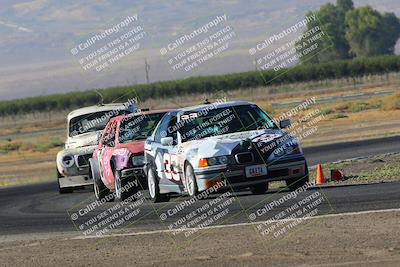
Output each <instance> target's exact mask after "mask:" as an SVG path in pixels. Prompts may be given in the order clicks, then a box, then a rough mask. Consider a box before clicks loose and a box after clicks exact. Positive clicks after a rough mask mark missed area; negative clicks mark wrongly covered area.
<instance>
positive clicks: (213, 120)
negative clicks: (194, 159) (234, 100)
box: [178, 105, 277, 142]
mask: <svg viewBox="0 0 400 267" xmlns="http://www.w3.org/2000/svg"><path fill="white" fill-rule="evenodd" d="M180 118H181V122H180V123H179V126H180V127H178V128H179V132H180V134H181V137H182V142H187V141H191V140H195V139H201V138H205V137H210V136H215V135H222V134H228V133H236V132H243V131H251V130H257V129H263V128H264V129H271V128H277V126H276V125H275V123H274V122H273V121H272V119H271V118H270V117H269V116H268V115H267V114H266V113H265V112H264V111H262V110H261V109H260V108H259V107H258V106H256V105H242V106H233V107H224V108H218V109H211V110H209V111H207V112H193V111H188V112H185V113H184V114H182V115H181V116H180Z"/></svg>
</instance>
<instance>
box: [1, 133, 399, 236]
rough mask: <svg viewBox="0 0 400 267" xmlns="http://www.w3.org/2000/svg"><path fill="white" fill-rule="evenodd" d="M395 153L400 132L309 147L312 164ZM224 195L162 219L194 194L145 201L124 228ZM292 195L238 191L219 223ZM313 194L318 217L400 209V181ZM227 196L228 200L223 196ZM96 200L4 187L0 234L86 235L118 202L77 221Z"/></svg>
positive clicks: (48, 188) (171, 219)
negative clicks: (92, 223)
mask: <svg viewBox="0 0 400 267" xmlns="http://www.w3.org/2000/svg"><path fill="white" fill-rule="evenodd" d="M391 152H400V136H399V137H390V138H382V139H375V140H366V141H357V142H349V143H340V144H335V145H326V146H319V147H310V148H307V149H305V154H306V158H307V159H308V161H309V166H312V165H315V164H317V163H324V162H331V161H337V160H343V159H348V158H355V157H363V156H369V155H374V154H383V153H391ZM222 194H223V193H219V194H214V195H212V196H211V197H209V198H208V199H206V200H199V201H196V202H194V203H193V204H190V205H188V206H186V207H185V208H184V209H183V210H180V211H179V212H178V213H177V214H174V215H173V216H172V215H171V216H167V218H166V219H165V220H164V221H163V220H161V219H160V214H168V211H171V210H172V209H174V208H176V206H177V205H179V204H180V203H182V202H183V201H185V200H189V198H188V197H174V198H171V201H170V202H168V203H158V204H152V203H150V202H149V201H148V200H145V201H144V203H141V204H140V205H139V206H137V207H135V209H136V211H139V210H140V211H139V214H137V215H136V216H134V217H133V219H132V220H128V221H126V222H125V223H124V224H123V225H121V226H120V227H119V228H121V229H128V230H129V231H152V230H163V229H168V226H169V225H171V224H173V223H176V222H177V221H178V220H179V219H180V218H183V217H185V216H186V215H188V214H190V213H192V212H193V211H195V210H198V208H201V207H204V205H205V204H206V203H211V201H212V200H214V199H215V200H218V198H220V199H221V197H222ZM288 194H289V191H287V190H283V191H279V192H278V191H277V190H270V191H268V193H266V194H263V195H251V194H250V193H249V192H247V191H241V192H235V193H234V194H233V201H232V203H230V204H229V205H228V206H227V207H228V208H229V213H228V215H227V216H225V217H223V219H221V220H217V221H215V223H214V225H215V224H232V223H245V222H250V221H251V219H249V215H251V214H257V211H260V209H262V208H263V207H265V205H266V204H268V203H271V202H272V201H273V200H279V199H282V197H284V196H287V195H288ZM313 194H314V195H315V194H318V195H320V196H321V197H323V201H322V202H321V203H319V204H318V215H324V214H332V213H345V212H357V211H367V210H380V209H391V208H400V182H393V183H382V184H372V185H358V186H339V187H331V188H321V189H320V188H313V189H309V190H307V191H306V192H303V193H302V194H301V195H299V196H298V197H297V200H299V199H304V198H307V196H309V195H313ZM226 199H228V198H224V199H223V200H226ZM292 200H293V199H292ZM292 200H290V201H285V202H284V203H283V204H281V205H279V206H277V207H275V208H274V209H273V210H271V211H269V212H268V213H266V214H264V215H262V216H259V217H258V216H257V217H256V219H255V220H260V221H264V220H268V219H271V218H272V217H273V216H275V215H277V214H279V213H280V212H281V211H283V210H286V209H287V208H288V207H291V206H292V205H293V203H295V202H294V201H297V200H293V201H292ZM93 201H94V196H93V192H92V190H91V189H90V188H86V189H82V190H77V191H75V192H74V193H72V194H67V195H59V194H58V192H57V185H56V183H46V184H37V185H30V186H21V187H14V188H4V189H0V237H5V236H13V235H17V234H18V235H21V234H22V235H36V234H44V233H47V234H48V233H51V234H57V233H62V232H76V233H77V234H78V235H80V234H82V232H81V233H80V232H79V231H78V229H77V227H78V226H79V225H80V224H81V223H83V222H86V221H87V220H88V219H90V218H93V217H97V216H98V215H99V214H102V213H104V212H109V211H110V209H112V208H113V207H115V205H116V203H105V204H103V205H101V206H100V207H97V208H95V209H94V210H93V211H91V212H89V213H86V214H84V215H82V216H78V219H77V220H76V221H73V220H71V214H74V213H75V214H76V213H79V211H82V209H85V207H86V208H87V205H88V204H90V203H93ZM221 203H222V202H221ZM132 211H133V209H132ZM115 212H117V211H115ZM266 216H268V217H266ZM86 229H89V228H84V230H86Z"/></svg>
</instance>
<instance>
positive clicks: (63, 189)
mask: <svg viewBox="0 0 400 267" xmlns="http://www.w3.org/2000/svg"><path fill="white" fill-rule="evenodd" d="M62 177H63V176H62V175H61V173H60V172H59V171H58V169H57V183H58V192H59V193H60V194H70V193H72V191H74V190H73V189H72V188H71V187H61V186H60V178H62Z"/></svg>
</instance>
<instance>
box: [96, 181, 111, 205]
mask: <svg viewBox="0 0 400 267" xmlns="http://www.w3.org/2000/svg"><path fill="white" fill-rule="evenodd" d="M93 189H94V195H95V196H96V199H97V200H99V201H101V200H103V199H105V200H106V201H107V202H112V201H114V194H113V193H112V192H111V191H110V189H108V188H107V187H106V186H105V185H104V183H103V181H102V180H101V178H95V179H93Z"/></svg>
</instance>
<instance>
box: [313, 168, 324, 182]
mask: <svg viewBox="0 0 400 267" xmlns="http://www.w3.org/2000/svg"><path fill="white" fill-rule="evenodd" d="M324 183H325V176H324V172H323V170H322V166H321V164H318V166H317V177H316V178H315V184H316V185H321V184H324Z"/></svg>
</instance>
